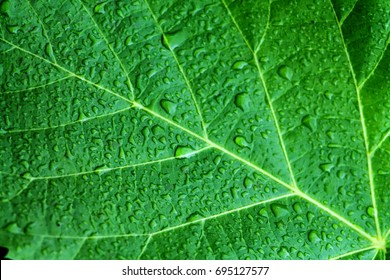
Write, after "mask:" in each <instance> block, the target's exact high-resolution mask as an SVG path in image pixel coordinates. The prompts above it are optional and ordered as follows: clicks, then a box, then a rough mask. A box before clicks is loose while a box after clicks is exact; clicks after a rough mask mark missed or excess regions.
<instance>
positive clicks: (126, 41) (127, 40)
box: [125, 36, 133, 46]
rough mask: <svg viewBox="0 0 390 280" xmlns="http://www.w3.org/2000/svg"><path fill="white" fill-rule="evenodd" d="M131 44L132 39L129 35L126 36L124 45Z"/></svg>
mask: <svg viewBox="0 0 390 280" xmlns="http://www.w3.org/2000/svg"><path fill="white" fill-rule="evenodd" d="M132 44H133V40H132V39H131V36H128V37H127V38H126V40H125V45H126V46H130V45H132Z"/></svg>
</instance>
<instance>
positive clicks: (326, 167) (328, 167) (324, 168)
mask: <svg viewBox="0 0 390 280" xmlns="http://www.w3.org/2000/svg"><path fill="white" fill-rule="evenodd" d="M333 167H334V164H333V163H331V162H327V163H323V164H320V169H321V170H322V171H324V172H330V171H331V170H332V169H333Z"/></svg>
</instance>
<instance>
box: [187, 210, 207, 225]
mask: <svg viewBox="0 0 390 280" xmlns="http://www.w3.org/2000/svg"><path fill="white" fill-rule="evenodd" d="M203 218H204V217H203V216H202V215H201V214H200V213H199V212H194V213H192V214H191V215H189V216H188V218H187V222H188V223H190V222H195V221H198V220H201V219H203Z"/></svg>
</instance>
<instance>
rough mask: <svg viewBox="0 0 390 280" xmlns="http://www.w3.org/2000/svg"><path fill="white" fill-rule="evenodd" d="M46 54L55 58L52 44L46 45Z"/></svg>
mask: <svg viewBox="0 0 390 280" xmlns="http://www.w3.org/2000/svg"><path fill="white" fill-rule="evenodd" d="M45 53H46V55H47V56H50V57H54V53H53V49H52V48H51V45H50V44H46V46H45Z"/></svg>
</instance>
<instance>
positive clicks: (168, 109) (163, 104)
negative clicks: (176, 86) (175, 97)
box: [160, 99, 177, 115]
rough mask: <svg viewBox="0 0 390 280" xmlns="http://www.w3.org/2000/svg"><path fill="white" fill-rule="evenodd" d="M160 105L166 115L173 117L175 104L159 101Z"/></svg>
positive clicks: (163, 100)
mask: <svg viewBox="0 0 390 280" xmlns="http://www.w3.org/2000/svg"><path fill="white" fill-rule="evenodd" d="M160 105H161V107H162V108H163V109H164V111H165V112H166V113H168V114H170V115H174V114H175V113H176V107H177V105H176V103H174V102H172V101H170V100H166V99H162V100H161V101H160Z"/></svg>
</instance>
